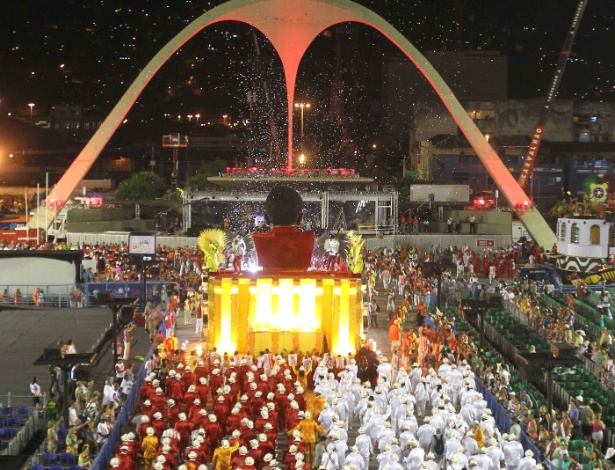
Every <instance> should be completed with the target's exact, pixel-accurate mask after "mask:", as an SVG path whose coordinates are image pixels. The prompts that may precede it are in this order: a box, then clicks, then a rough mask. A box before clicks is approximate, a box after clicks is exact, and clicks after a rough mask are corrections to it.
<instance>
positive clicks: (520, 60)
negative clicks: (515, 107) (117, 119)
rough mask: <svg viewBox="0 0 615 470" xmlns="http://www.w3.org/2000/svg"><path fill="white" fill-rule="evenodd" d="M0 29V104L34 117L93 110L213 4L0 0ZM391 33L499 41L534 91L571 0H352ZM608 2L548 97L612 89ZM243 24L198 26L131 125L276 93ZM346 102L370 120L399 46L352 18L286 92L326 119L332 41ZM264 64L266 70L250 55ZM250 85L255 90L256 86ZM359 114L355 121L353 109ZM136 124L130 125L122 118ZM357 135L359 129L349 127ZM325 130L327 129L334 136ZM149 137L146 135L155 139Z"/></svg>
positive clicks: (218, 109) (596, 95) (108, 102)
mask: <svg viewBox="0 0 615 470" xmlns="http://www.w3.org/2000/svg"><path fill="white" fill-rule="evenodd" d="M5 3H6V5H3V11H2V19H1V20H0V21H1V26H2V27H1V28H0V68H1V70H2V73H0V99H1V102H0V111H1V112H2V113H3V114H4V113H5V112H6V111H7V110H8V111H11V110H12V111H13V112H15V113H16V114H19V113H22V114H23V113H27V112H28V107H27V104H28V103H29V102H34V103H36V108H35V112H36V113H37V116H38V115H40V116H44V115H45V114H46V113H49V112H50V111H51V109H52V106H54V105H57V104H61V103H64V104H79V105H83V106H84V107H86V109H88V110H89V112H92V113H98V114H99V115H101V116H105V115H106V114H107V113H108V111H109V110H110V109H111V108H112V107H113V105H114V104H115V103H116V102H117V100H118V99H119V98H120V97H121V95H122V94H123V92H124V91H125V90H126V89H127V88H128V86H129V84H130V83H131V81H132V80H134V78H135V77H136V76H137V74H138V73H139V71H140V70H141V69H142V67H143V66H144V65H145V64H146V63H147V62H148V61H149V60H150V59H151V58H152V57H153V55H154V54H155V53H156V52H157V51H158V50H159V49H160V48H161V47H162V46H163V44H164V43H166V42H167V41H168V40H170V39H171V38H172V37H173V36H174V35H175V34H177V33H178V32H179V31H180V30H181V29H182V28H183V27H184V26H185V25H186V24H188V23H189V22H190V21H192V20H193V19H195V18H196V17H198V16H199V15H201V14H202V13H203V12H205V11H206V10H208V9H211V8H213V7H215V6H216V5H218V4H220V3H222V2H220V1H209V2H208V1H205V0H192V1H178V0H134V1H130V0H86V1H83V0H55V1H53V2H50V1H41V0H20V1H18V2H5ZM357 3H360V4H362V5H364V6H366V7H368V8H371V9H373V10H374V11H375V12H376V13H378V14H380V15H381V16H383V17H384V18H385V19H387V20H388V21H389V22H390V23H391V24H392V25H393V26H394V27H396V28H397V29H399V30H400V31H401V32H402V33H403V34H404V35H405V36H406V37H407V38H408V39H409V40H410V41H411V42H412V43H413V44H414V45H415V46H416V47H418V48H419V50H421V51H431V50H451V51H454V50H470V49H487V50H500V51H501V52H502V53H504V54H507V55H508V56H509V69H510V79H509V97H510V98H532V97H537V96H543V95H544V93H545V90H546V88H547V85H548V83H549V81H550V79H551V76H552V74H553V66H554V63H555V61H556V59H557V56H558V54H559V52H560V49H561V47H562V44H563V41H564V38H565V33H566V30H567V28H568V27H569V25H570V21H571V17H572V13H573V11H574V9H575V7H576V5H577V0H514V1H513V0H429V1H428V0H422V1H418V0H397V1H395V0H359V1H358V2H357ZM614 20H615V2H613V1H612V0H589V4H588V7H587V10H586V12H585V16H584V18H583V20H582V22H581V26H580V30H579V33H578V35H577V40H576V42H575V44H574V46H573V53H572V56H571V61H570V63H569V64H568V69H567V71H566V75H565V78H564V81H563V83H562V87H561V90H560V95H559V96H560V97H562V98H577V99H586V100H595V101H600V100H613V98H614V97H615V61H614V60H613V57H614V56H613V46H615V27H614V26H613V25H614V24H615V22H614ZM256 36H257V38H258V41H259V47H260V48H261V57H260V58H259V60H258V62H260V63H261V65H259V64H257V63H255V62H256V61H255V60H254V57H255V47H254V36H253V34H252V30H251V28H249V27H247V26H245V25H241V24H231V23H226V24H221V25H217V26H216V27H212V28H209V29H207V30H205V31H204V32H202V33H201V34H200V35H199V36H198V37H197V38H195V39H194V40H193V41H191V43H189V44H188V45H186V47H184V48H183V49H182V50H181V51H180V52H179V53H178V54H176V56H175V57H173V58H172V59H171V60H170V61H169V62H168V63H167V65H165V67H164V68H163V69H162V70H161V72H160V73H159V75H158V76H157V77H155V78H154V79H153V80H152V82H151V83H150V85H149V86H148V88H147V89H146V91H145V92H144V93H143V95H142V96H141V98H140V99H139V102H138V103H137V105H136V106H135V108H133V110H132V111H131V113H130V115H129V117H128V118H129V121H130V122H131V125H135V126H136V125H142V126H149V128H150V129H151V128H152V126H154V127H155V126H158V128H156V130H155V132H154V131H152V133H154V134H155V135H157V136H158V132H159V131H162V130H164V120H165V119H169V117H170V116H177V115H182V114H183V115H187V114H189V113H192V114H195V113H197V112H198V113H202V115H203V116H204V117H206V116H207V117H208V118H209V116H216V115H218V116H219V115H221V114H222V113H224V114H228V115H230V116H233V118H234V119H237V120H241V119H246V118H247V116H248V108H249V105H248V103H247V99H246V94H247V92H248V91H249V90H251V89H254V88H255V86H256V85H255V83H256V82H258V83H259V84H260V85H261V86H262V83H263V82H265V81H268V82H269V87H268V89H269V92H270V101H271V106H273V107H274V108H275V112H276V113H277V112H282V115H283V109H284V108H283V105H284V104H283V100H284V98H285V95H284V92H283V91H284V88H283V82H282V73H281V67H280V65H279V60H278V59H277V57H276V56H275V53H274V52H273V51H272V48H271V47H270V46H269V45H268V44H267V41H266V39H265V38H263V37H262V36H261V35H260V33H259V34H257V35H256ZM338 43H339V44H340V45H339V46H338V47H340V49H341V59H342V61H341V69H340V73H341V75H342V76H341V79H342V81H343V83H344V87H345V90H346V107H347V112H348V113H349V114H350V115H354V116H355V121H356V122H358V121H360V120H363V123H362V124H361V123H360V122H359V123H358V124H357V129H360V128H361V125H363V126H364V128H368V127H370V126H372V125H373V124H374V123H377V122H378V119H379V116H380V115H381V113H382V110H381V109H380V110H379V109H378V100H379V99H380V97H381V90H380V86H381V73H375V72H374V71H375V70H379V67H380V66H381V64H382V58H383V56H384V55H386V54H390V55H393V56H395V55H399V56H401V53H399V51H397V50H395V48H394V47H392V46H391V45H390V44H388V43H387V42H386V40H384V39H383V38H382V37H380V36H379V35H378V33H376V32H375V31H372V30H371V29H370V28H367V27H365V26H362V25H353V26H349V25H343V26H338V27H336V28H332V29H331V30H330V31H327V32H325V33H323V34H321V36H320V37H319V38H317V40H316V41H315V42H314V44H313V45H312V47H311V48H310V50H309V51H308V54H307V56H306V57H305V59H304V61H303V62H302V65H301V68H300V71H299V79H298V89H297V94H298V98H299V99H302V98H305V99H309V100H311V101H313V102H314V103H319V104H320V106H318V105H317V106H315V108H316V109H314V111H313V113H314V114H313V116H314V117H315V118H317V117H318V115H319V113H320V114H321V116H320V117H319V119H321V121H320V122H326V114H327V108H328V106H329V95H330V84H331V81H332V77H333V75H334V73H335V48H336V44H338ZM262 64H264V66H263V65H262ZM261 95H262V93H261ZM359 116H360V117H359ZM130 129H131V130H132V131H136V128H134V127H133V128H130ZM357 133H359V132H357ZM332 138H333V137H332ZM156 140H158V137H156Z"/></svg>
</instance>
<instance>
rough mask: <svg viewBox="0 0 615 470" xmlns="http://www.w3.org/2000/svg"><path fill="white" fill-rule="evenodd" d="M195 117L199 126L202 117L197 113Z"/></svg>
mask: <svg viewBox="0 0 615 470" xmlns="http://www.w3.org/2000/svg"><path fill="white" fill-rule="evenodd" d="M194 117H195V119H196V123H197V124H198V123H199V119H200V118H201V115H200V114H198V113H197V114H195V115H194Z"/></svg>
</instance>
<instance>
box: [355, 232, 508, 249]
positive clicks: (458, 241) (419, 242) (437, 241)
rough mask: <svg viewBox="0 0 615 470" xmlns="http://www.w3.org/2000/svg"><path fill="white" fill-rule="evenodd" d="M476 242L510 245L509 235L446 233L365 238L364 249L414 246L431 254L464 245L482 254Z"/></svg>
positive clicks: (496, 245)
mask: <svg viewBox="0 0 615 470" xmlns="http://www.w3.org/2000/svg"><path fill="white" fill-rule="evenodd" d="M477 240H492V241H493V245H494V248H495V247H498V246H499V247H508V246H510V245H511V243H512V237H511V236H510V235H483V236H481V235H449V234H446V233H427V234H420V235H385V236H384V237H382V238H367V239H366V240H365V249H367V250H370V251H374V250H378V249H380V248H395V247H396V246H404V245H414V246H416V247H418V248H419V249H420V250H421V253H425V252H431V251H433V250H434V249H435V248H436V247H437V246H438V245H440V246H441V247H442V248H448V247H450V246H456V247H460V246H461V245H463V244H464V243H465V244H466V245H468V246H469V247H470V248H472V249H474V250H477V251H479V252H480V253H482V251H483V248H484V247H483V246H480V247H478V246H477Z"/></svg>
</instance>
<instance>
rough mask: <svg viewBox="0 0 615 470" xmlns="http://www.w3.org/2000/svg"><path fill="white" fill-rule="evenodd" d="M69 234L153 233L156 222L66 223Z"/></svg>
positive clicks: (140, 220) (128, 220)
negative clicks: (141, 231) (134, 231)
mask: <svg viewBox="0 0 615 470" xmlns="http://www.w3.org/2000/svg"><path fill="white" fill-rule="evenodd" d="M67 228H68V231H69V232H76V233H83V232H94V233H96V232H100V233H102V232H126V231H130V230H143V231H155V229H156V222H155V221H153V220H143V219H126V220H107V221H91V222H87V221H84V222H68V224H67Z"/></svg>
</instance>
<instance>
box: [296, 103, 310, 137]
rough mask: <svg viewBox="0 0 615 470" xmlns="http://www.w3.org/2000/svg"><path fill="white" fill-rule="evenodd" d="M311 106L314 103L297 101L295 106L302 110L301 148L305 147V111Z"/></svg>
mask: <svg viewBox="0 0 615 470" xmlns="http://www.w3.org/2000/svg"><path fill="white" fill-rule="evenodd" d="M311 107H312V105H311V104H310V103H295V108H297V109H300V110H301V148H303V111H304V110H305V109H310V108H311Z"/></svg>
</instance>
